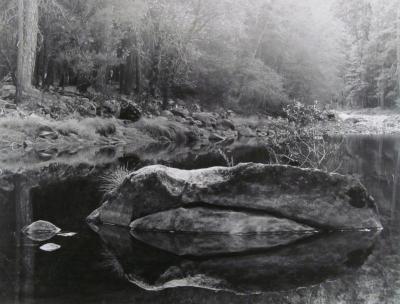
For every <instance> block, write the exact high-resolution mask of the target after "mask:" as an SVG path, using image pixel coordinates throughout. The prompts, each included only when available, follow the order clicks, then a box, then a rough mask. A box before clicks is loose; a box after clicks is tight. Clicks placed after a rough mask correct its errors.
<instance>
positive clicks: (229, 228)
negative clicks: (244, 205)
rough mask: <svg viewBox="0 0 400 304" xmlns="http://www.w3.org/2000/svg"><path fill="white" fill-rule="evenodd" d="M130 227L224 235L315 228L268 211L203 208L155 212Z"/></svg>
mask: <svg viewBox="0 0 400 304" xmlns="http://www.w3.org/2000/svg"><path fill="white" fill-rule="evenodd" d="M130 227H131V229H132V230H135V231H136V230H138V231H167V232H168V231H169V232H185V233H200V232H202V233H226V234H249V233H256V234H262V233H271V232H288V231H291V232H294V231H295V232H314V231H315V228H311V227H309V226H306V225H302V224H299V223H296V222H294V221H291V220H289V219H284V218H283V219H280V218H276V217H274V216H270V215H268V214H253V213H251V212H246V211H231V210H223V209H222V210H221V209H212V208H202V207H197V208H177V209H173V210H168V211H164V212H158V213H155V214H151V215H148V216H145V217H142V218H139V219H137V220H135V221H133V222H132V223H131V224H130Z"/></svg>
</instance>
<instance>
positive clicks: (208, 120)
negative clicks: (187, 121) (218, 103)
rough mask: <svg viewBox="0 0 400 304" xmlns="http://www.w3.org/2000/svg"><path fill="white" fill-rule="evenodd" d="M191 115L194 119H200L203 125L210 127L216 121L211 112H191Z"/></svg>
mask: <svg viewBox="0 0 400 304" xmlns="http://www.w3.org/2000/svg"><path fill="white" fill-rule="evenodd" d="M192 116H193V118H194V119H195V120H198V121H200V122H201V123H202V125H203V126H204V127H212V126H215V125H216V123H217V120H216V118H215V117H214V114H213V113H209V112H199V113H193V115H192Z"/></svg>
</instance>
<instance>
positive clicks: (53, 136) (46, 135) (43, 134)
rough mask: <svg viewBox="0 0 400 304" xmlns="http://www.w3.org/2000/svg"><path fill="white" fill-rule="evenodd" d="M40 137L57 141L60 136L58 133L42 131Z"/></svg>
mask: <svg viewBox="0 0 400 304" xmlns="http://www.w3.org/2000/svg"><path fill="white" fill-rule="evenodd" d="M38 137H40V138H44V139H52V140H54V139H57V138H58V134H57V132H50V131H41V132H40V133H39V135H38Z"/></svg>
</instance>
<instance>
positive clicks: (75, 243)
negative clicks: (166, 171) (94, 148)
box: [0, 137, 400, 304]
mask: <svg viewBox="0 0 400 304" xmlns="http://www.w3.org/2000/svg"><path fill="white" fill-rule="evenodd" d="M224 150H226V151H228V152H227V154H228V155H229V156H233V158H234V160H235V162H245V161H254V162H263V161H265V160H266V152H265V149H264V148H262V147H260V146H258V145H257V144H256V143H246V144H234V145H232V146H229V147H225V148H224ZM340 158H341V159H340V161H341V162H342V165H341V169H340V170H341V171H342V172H343V173H348V174H355V175H358V176H359V177H360V178H361V180H362V181H363V182H364V184H365V185H366V187H367V188H368V190H369V191H370V193H371V194H372V195H373V196H374V197H375V199H376V201H377V204H378V205H379V210H380V214H381V218H382V222H383V223H384V226H385V229H384V231H383V232H382V233H381V234H379V235H376V234H375V233H368V232H364V233H361V232H355V233H339V234H325V235H321V236H317V237H311V238H307V239H304V240H300V241H298V242H295V243H294V244H291V245H290V246H278V247H277V248H275V249H273V250H267V251H249V252H246V253H242V254H232V255H230V254H227V255H216V256H207V257H197V258H194V257H182V256H179V255H178V254H179V250H183V249H184V248H185V244H186V243H187V242H188V240H186V239H182V238H177V237H176V236H170V237H169V238H163V239H160V240H159V239H157V237H155V236H147V238H148V239H149V240H152V242H155V243H157V244H158V245H160V244H162V247H163V248H164V249H165V248H167V249H169V250H163V249H160V248H156V247H155V246H154V247H153V246H150V245H146V244H145V243H143V242H142V241H139V240H136V239H135V238H133V237H132V236H131V235H130V234H129V231H126V230H124V229H118V228H116V227H102V228H101V229H100V230H98V231H96V232H95V231H93V230H92V229H91V228H90V227H89V226H88V225H87V224H86V223H85V221H84V219H85V217H86V216H87V215H88V214H89V213H90V212H91V211H92V210H93V209H95V208H96V207H97V206H98V204H99V202H100V200H101V196H102V193H101V192H100V191H99V176H100V175H102V174H106V173H107V172H109V171H110V170H112V169H113V168H115V167H117V166H119V165H124V166H127V167H129V168H130V169H134V168H139V167H141V166H144V165H148V164H153V163H163V164H168V165H171V166H174V167H179V168H186V169H189V168H204V167H209V166H213V165H223V164H224V160H223V159H222V157H221V155H220V154H219V152H218V148H216V149H202V148H193V147H192V148H171V147H164V148H163V149H160V148H159V147H156V148H154V149H150V150H147V151H141V152H140V153H134V152H129V153H122V154H118V153H116V152H115V151H113V150H112V149H111V150H107V151H101V159H102V161H101V162H99V163H98V164H96V165H93V164H92V163H88V162H87V160H85V163H82V164H79V165H74V166H68V165H65V164H46V166H44V167H42V168H40V167H35V168H31V169H29V170H28V169H27V170H26V172H24V173H19V174H11V173H10V174H9V173H7V172H6V170H3V175H2V178H1V179H0V189H2V191H0V303H55V304H59V303H107V304H108V303H110V304H119V303H278V304H279V303H296V304H297V303H298V304H300V303H301V304H302V303H318V304H326V303H351V304H361V303H368V304H372V303H400V215H399V211H400V205H399V203H400V202H399V200H400V138H396V137H376V138H374V137H353V138H348V139H347V140H346V141H345V142H344V145H343V151H342V153H341V154H340ZM77 163H79V162H77ZM39 219H43V220H47V221H50V222H52V223H54V224H56V225H57V226H59V227H61V228H62V229H63V230H64V231H73V232H77V233H78V234H77V235H76V236H74V237H71V238H65V237H61V236H55V237H54V238H53V239H51V240H50V242H53V243H57V244H59V245H61V249H60V250H58V251H55V252H52V253H47V252H43V251H41V250H39V248H38V247H39V246H40V245H41V244H42V243H36V242H33V241H31V240H29V239H27V238H26V237H24V236H23V235H22V234H21V233H20V230H21V228H22V227H23V226H25V225H27V224H29V223H31V222H32V221H35V220H39ZM191 241H193V240H191ZM196 241H197V242H200V241H203V240H196ZM212 241H213V242H219V243H223V242H226V243H229V242H235V240H219V239H216V240H212ZM150 243H151V242H150ZM160 246H161V245H160ZM174 253H175V254H174ZM205 275H208V277H212V278H215V279H218V280H219V282H222V283H221V284H220V285H219V288H215V282H207V281H205V280H204V277H205ZM188 285H190V286H191V287H188ZM185 286H186V287H185ZM211 286H213V288H212V289H211ZM215 289H218V290H215Z"/></svg>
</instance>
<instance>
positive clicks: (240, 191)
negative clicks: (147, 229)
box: [89, 163, 382, 232]
mask: <svg viewBox="0 0 400 304" xmlns="http://www.w3.org/2000/svg"><path fill="white" fill-rule="evenodd" d="M194 205H197V206H199V205H200V206H201V207H204V208H212V207H218V208H221V209H226V210H235V211H238V212H260V213H262V214H263V215H264V216H265V217H268V216H272V217H276V218H285V219H288V220H291V221H294V222H296V223H298V224H302V225H305V226H309V227H312V228H315V229H321V230H356V229H366V228H371V229H380V228H381V227H382V226H381V223H380V221H379V218H378V215H377V212H376V206H375V203H374V201H373V199H372V198H371V197H370V196H369V195H368V193H367V191H366V189H365V188H364V187H363V186H362V185H361V184H360V182H359V181H357V180H356V179H354V178H352V177H349V176H342V175H339V174H329V173H325V172H322V171H319V170H312V169H301V168H296V167H290V166H282V165H264V164H254V163H246V164H240V165H237V166H235V167H230V168H228V167H213V168H208V169H200V170H179V169H173V168H168V167H165V166H161V165H155V166H149V167H145V168H142V169H140V170H138V171H136V172H133V173H132V174H130V175H128V177H127V178H126V179H125V180H124V182H123V183H122V184H121V185H120V187H119V188H118V189H117V190H115V191H114V192H111V193H108V194H107V195H106V201H105V202H104V204H103V205H102V206H101V207H100V208H99V209H97V210H96V211H95V212H94V213H92V215H91V217H90V218H89V220H91V221H97V222H101V223H109V224H115V225H121V226H128V225H129V224H130V223H131V222H132V221H135V220H137V219H140V218H143V217H146V216H148V215H152V214H155V213H158V212H163V211H168V210H172V209H177V208H180V207H185V208H191V207H193V206H194ZM192 212H193V211H192ZM175 214H176V213H175ZM228 214H230V213H225V214H224V215H223V216H222V217H221V218H222V219H223V220H224V221H228V222H229V220H228V219H227V218H226V216H227V215H228ZM155 218H157V217H155ZM190 218H191V219H192V220H196V221H198V220H199V219H198V218H194V215H193V217H192V216H190ZM264 222H265V221H264ZM149 224H150V223H148V224H147V225H149ZM248 224H249V225H250V224H251V223H250V221H248ZM152 225H153V226H154V223H153V224H152ZM249 227H250V226H249ZM249 227H247V228H244V227H243V228H242V229H243V230H246V229H249ZM175 228H177V227H175ZM207 229H208V228H206V227H204V228H202V229H200V228H198V230H199V232H201V231H206V230H207ZM224 229H226V228H224ZM249 230H251V229H249Z"/></svg>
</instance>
